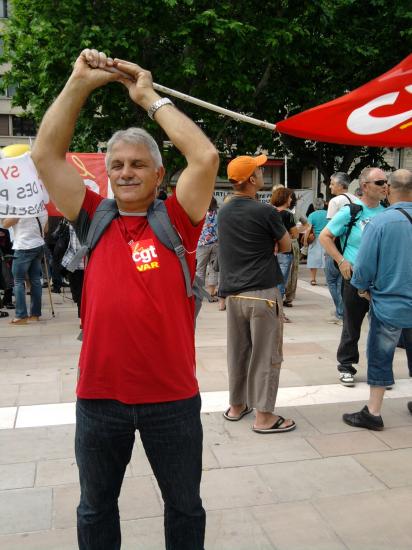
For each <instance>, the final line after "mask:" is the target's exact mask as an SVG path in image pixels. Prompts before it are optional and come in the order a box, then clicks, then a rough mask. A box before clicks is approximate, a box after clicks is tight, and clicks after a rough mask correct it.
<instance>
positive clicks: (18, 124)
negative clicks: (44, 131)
mask: <svg viewBox="0 0 412 550" xmlns="http://www.w3.org/2000/svg"><path fill="white" fill-rule="evenodd" d="M35 135H36V124H35V122H34V120H32V119H31V118H23V117H19V116H15V115H13V136H35Z"/></svg>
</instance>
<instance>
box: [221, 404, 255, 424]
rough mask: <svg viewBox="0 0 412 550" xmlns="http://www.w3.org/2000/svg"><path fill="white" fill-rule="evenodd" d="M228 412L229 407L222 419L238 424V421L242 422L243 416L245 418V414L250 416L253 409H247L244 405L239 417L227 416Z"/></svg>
mask: <svg viewBox="0 0 412 550" xmlns="http://www.w3.org/2000/svg"><path fill="white" fill-rule="evenodd" d="M229 411H230V407H229V408H228V409H227V410H226V411H225V412H224V413H223V416H224V418H226V420H230V421H231V422H238V421H239V420H242V418H243V417H244V416H246V415H247V414H250V413H251V412H252V411H253V409H252V407H248V406H247V405H246V407H245V408H244V409H243V411H242V412H241V413H240V414H239V416H229Z"/></svg>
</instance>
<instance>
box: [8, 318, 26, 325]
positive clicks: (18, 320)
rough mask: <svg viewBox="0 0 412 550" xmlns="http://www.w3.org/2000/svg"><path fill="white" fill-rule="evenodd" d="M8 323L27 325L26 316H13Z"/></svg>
mask: <svg viewBox="0 0 412 550" xmlns="http://www.w3.org/2000/svg"><path fill="white" fill-rule="evenodd" d="M10 325H27V317H22V318H19V317H15V318H14V319H12V320H11V321H10Z"/></svg>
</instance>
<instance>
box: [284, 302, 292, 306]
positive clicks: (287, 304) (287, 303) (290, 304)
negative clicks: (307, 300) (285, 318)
mask: <svg viewBox="0 0 412 550" xmlns="http://www.w3.org/2000/svg"><path fill="white" fill-rule="evenodd" d="M283 307H293V304H292V302H287V301H285V302H283Z"/></svg>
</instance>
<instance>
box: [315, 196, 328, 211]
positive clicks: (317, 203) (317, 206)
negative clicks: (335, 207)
mask: <svg viewBox="0 0 412 550" xmlns="http://www.w3.org/2000/svg"><path fill="white" fill-rule="evenodd" d="M324 206H325V201H324V200H323V199H321V198H320V197H318V198H316V199H315V200H314V201H313V208H314V209H315V210H323V207H324Z"/></svg>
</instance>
